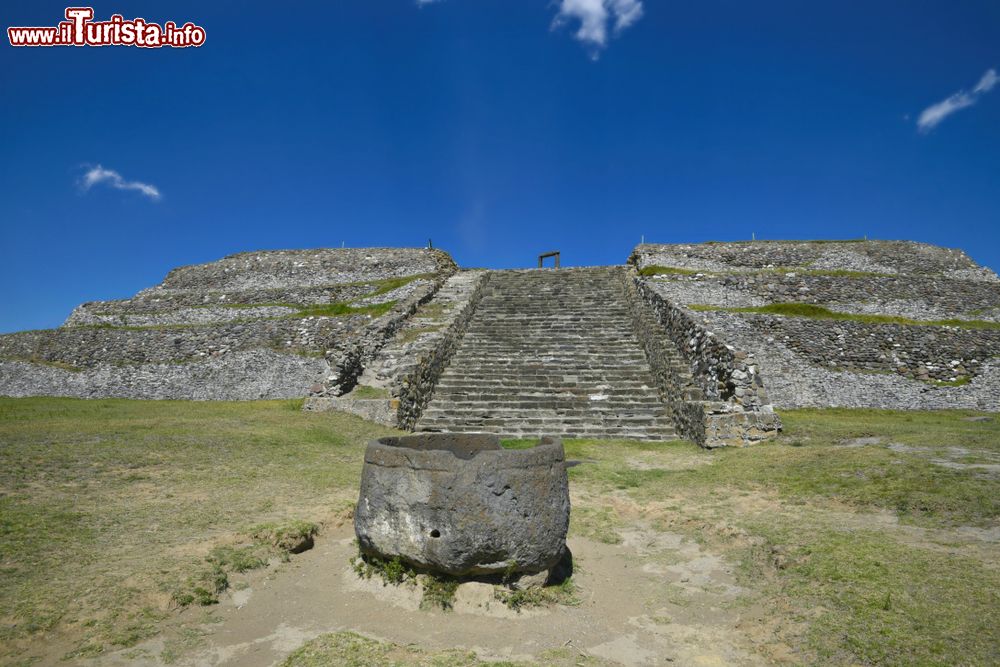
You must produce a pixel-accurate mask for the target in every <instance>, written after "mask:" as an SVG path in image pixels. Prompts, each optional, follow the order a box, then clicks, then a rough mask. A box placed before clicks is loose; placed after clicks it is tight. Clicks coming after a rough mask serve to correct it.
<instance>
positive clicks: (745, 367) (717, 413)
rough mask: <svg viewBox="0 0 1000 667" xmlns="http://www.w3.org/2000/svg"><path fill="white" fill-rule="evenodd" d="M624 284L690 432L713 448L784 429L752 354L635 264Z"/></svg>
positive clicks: (683, 428)
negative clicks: (677, 357) (676, 359)
mask: <svg viewBox="0 0 1000 667" xmlns="http://www.w3.org/2000/svg"><path fill="white" fill-rule="evenodd" d="M624 283H625V294H626V299H627V300H628V301H629V304H630V309H631V311H632V314H633V319H634V321H635V324H636V327H635V328H636V331H637V333H638V335H639V339H640V342H641V343H642V344H643V347H644V349H645V350H646V356H647V358H648V359H649V361H650V365H651V367H652V368H653V374H654V376H655V377H656V379H657V382H658V383H659V384H660V387H661V396H662V397H663V399H664V401H665V402H666V403H667V405H668V406H669V409H670V412H671V415H672V416H673V418H674V421H675V423H676V424H677V427H678V430H679V432H680V433H681V434H682V435H684V437H687V438H689V439H691V440H694V441H695V442H698V443H699V444H702V445H704V446H709V447H714V446H721V445H743V444H747V443H750V442H754V441H757V440H762V439H765V438H767V437H771V436H773V435H774V434H775V433H776V432H777V431H779V430H780V429H781V420H780V419H779V418H778V416H777V415H776V414H774V410H773V409H772V407H771V404H770V402H769V400H768V397H767V393H766V392H765V390H764V383H763V380H762V379H761V373H760V368H759V366H758V364H757V363H756V361H755V359H754V357H753V355H752V354H748V353H746V352H743V351H741V350H736V349H734V348H732V347H730V346H727V345H725V344H723V343H722V342H721V341H720V340H719V339H718V338H717V337H716V336H715V334H714V333H713V332H712V331H709V330H707V329H706V328H705V327H704V326H702V325H701V324H700V323H699V322H698V321H696V320H695V319H694V318H693V317H691V314H690V313H689V312H688V311H686V310H685V309H683V308H678V307H677V306H675V305H674V304H673V303H671V302H670V301H669V300H667V299H664V298H663V297H661V296H660V295H659V294H658V293H657V292H656V291H655V290H653V289H651V288H650V286H649V285H648V284H647V282H646V281H645V280H643V279H642V278H641V277H640V276H639V275H638V274H637V273H636V271H635V269H634V267H631V268H630V269H629V270H628V272H627V274H626V275H625V278H624ZM677 350H679V351H680V353H681V355H682V356H683V359H684V361H685V362H686V364H687V367H686V368H685V369H683V370H678V369H677V367H676V365H675V364H673V363H671V361H672V357H673V355H674V354H675V353H676V352H675V351H677Z"/></svg>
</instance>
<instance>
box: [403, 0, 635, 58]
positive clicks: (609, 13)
mask: <svg viewBox="0 0 1000 667" xmlns="http://www.w3.org/2000/svg"><path fill="white" fill-rule="evenodd" d="M437 2H440V0H416V3H417V6H418V7H423V6H425V5H430V4H434V3H437ZM642 3H643V0H558V4H559V11H558V12H557V13H556V17H555V19H554V20H553V22H552V27H553V28H560V27H562V26H564V25H566V24H567V23H575V22H579V28H578V29H577V31H576V35H575V37H576V38H577V39H578V40H580V41H581V42H583V43H584V44H585V45H587V47H588V48H590V49H591V55H592V56H593V57H594V58H596V57H597V56H598V55H600V52H601V50H602V49H604V48H605V47H606V46H607V45H608V38H609V34H610V35H617V34H619V33H621V31H623V30H625V29H626V28H628V27H629V26H631V25H633V24H634V23H635V22H636V21H638V20H639V19H641V18H642V14H643V8H642Z"/></svg>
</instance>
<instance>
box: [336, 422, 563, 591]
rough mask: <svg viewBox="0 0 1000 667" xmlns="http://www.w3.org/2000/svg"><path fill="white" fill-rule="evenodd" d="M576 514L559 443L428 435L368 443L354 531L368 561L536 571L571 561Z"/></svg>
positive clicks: (459, 571) (463, 571)
mask: <svg viewBox="0 0 1000 667" xmlns="http://www.w3.org/2000/svg"><path fill="white" fill-rule="evenodd" d="M569 512H570V502H569V483H568V480H567V476H566V467H565V454H564V452H563V446H562V442H561V441H560V440H558V439H555V438H543V439H542V440H541V442H540V443H539V444H538V445H537V446H536V447H534V448H531V449H524V450H509V449H502V448H501V447H500V439H499V438H498V437H496V436H490V435H485V434H419V435H413V436H404V437H401V438H382V439H380V440H375V441H372V442H371V443H370V444H369V445H368V449H367V451H366V452H365V462H364V469H363V471H362V477H361V495H360V498H359V500H358V506H357V510H356V511H355V514H354V528H355V532H356V533H357V536H358V542H359V543H360V545H361V550H362V552H364V553H365V554H368V555H374V556H379V557H382V558H393V557H396V556H398V557H400V558H401V559H403V560H405V561H406V562H408V563H410V564H411V565H413V566H416V567H418V568H422V569H427V570H431V571H436V572H442V573H447V574H451V575H455V576H463V575H474V574H511V573H517V572H525V573H536V572H542V571H545V570H548V569H550V568H552V567H553V566H555V565H556V564H557V563H558V562H559V560H560V558H562V557H563V555H564V549H565V544H566V531H567V530H568V528H569Z"/></svg>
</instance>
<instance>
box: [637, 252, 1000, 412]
mask: <svg viewBox="0 0 1000 667" xmlns="http://www.w3.org/2000/svg"><path fill="white" fill-rule="evenodd" d="M630 262H631V264H632V265H633V266H635V267H637V268H649V267H653V266H656V267H665V272H664V273H662V274H661V275H651V276H646V277H644V278H642V279H641V283H642V284H643V285H644V286H645V288H646V290H647V292H649V293H653V294H656V295H658V296H659V298H660V299H661V300H662V301H664V302H665V303H668V304H670V305H671V306H673V308H674V309H675V310H677V311H679V312H682V313H683V314H684V317H685V318H686V319H688V320H690V321H693V322H696V323H697V324H698V325H699V326H700V327H702V328H703V329H704V330H707V331H712V332H714V333H715V334H716V337H717V338H718V339H721V340H722V341H724V343H726V344H728V345H729V346H732V347H734V348H735V349H738V350H744V351H745V352H746V354H748V355H752V357H753V358H754V359H755V360H756V362H757V363H758V364H759V365H760V366H762V367H763V369H764V377H765V378H766V379H767V381H768V392H769V395H770V399H771V400H772V401H773V402H774V404H775V405H776V406H779V407H800V406H822V405H835V406H851V407H879V408H890V409H917V408H949V407H952V408H959V407H964V408H978V409H988V410H997V409H998V406H1000V399H998V393H997V392H996V391H995V389H996V384H997V380H996V379H994V377H993V374H994V373H995V369H996V367H997V366H998V361H1000V359H998V357H1000V329H997V328H991V325H989V324H988V323H989V322H997V321H1000V318H998V313H1000V281H998V280H997V278H996V275H995V274H994V273H993V272H992V271H990V270H989V269H986V268H984V267H979V266H977V265H975V263H974V262H972V260H970V259H969V258H968V257H967V256H966V255H965V254H964V253H962V252H961V251H957V250H949V249H945V248H936V247H934V246H927V245H925V244H916V243H908V242H884V241H873V242H846V243H784V242H773V243H767V242H756V243H734V244H704V245H684V246H677V245H668V246H657V245H652V244H646V245H642V246H639V247H637V248H636V250H635V251H634V252H633V254H632V257H631V258H630ZM788 303H807V304H814V305H817V306H822V307H824V308H826V309H828V310H831V311H835V312H838V313H844V314H846V315H847V316H848V319H824V318H815V317H802V316H786V315H779V314H773V313H771V314H768V313H755V312H731V311H727V310H726V309H734V308H735V309H739V308H744V309H745V308H759V307H766V306H768V305H770V304H788ZM688 306H697V307H698V309H697V310H692V309H690V308H688ZM706 308H707V312H705V311H706ZM866 315H876V316H884V315H890V316H895V317H898V318H907V319H909V320H914V322H913V323H893V322H880V321H872V319H871V318H867V319H866V318H864V317H860V316H866ZM851 316H859V317H857V318H855V319H850V318H851ZM951 320H956V322H955V324H956V325H958V326H949V325H944V324H941V323H938V322H937V321H951ZM962 320H979V321H984V322H986V323H987V324H982V325H981V324H977V323H975V322H973V323H971V324H968V325H964V324H962V322H961V321H962ZM945 385H957V386H945Z"/></svg>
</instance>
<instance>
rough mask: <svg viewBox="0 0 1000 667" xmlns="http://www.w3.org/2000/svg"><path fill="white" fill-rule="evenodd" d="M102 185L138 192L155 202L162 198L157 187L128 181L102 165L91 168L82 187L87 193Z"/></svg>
mask: <svg viewBox="0 0 1000 667" xmlns="http://www.w3.org/2000/svg"><path fill="white" fill-rule="evenodd" d="M100 183H107V184H108V185H110V186H111V187H113V188H115V189H117V190H137V191H139V192H141V193H142V194H143V195H145V196H146V197H149V198H150V199H152V200H154V201H155V200H158V199H159V198H160V190H159V189H158V188H157V187H156V186H155V185H150V184H149V183H140V182H139V181H126V180H125V179H124V178H122V175H121V174H119V173H118V172H117V171H114V170H113V169H105V168H104V167H102V166H101V165H97V166H96V167H93V168H91V169H90V170H89V171H87V173H86V174H84V175H83V178H82V179H81V180H80V187H82V188H83V189H84V191H87V190H90V188H92V187H94V186H95V185H98V184H100Z"/></svg>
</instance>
